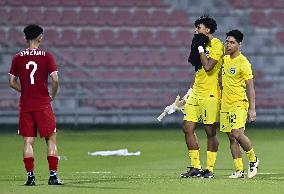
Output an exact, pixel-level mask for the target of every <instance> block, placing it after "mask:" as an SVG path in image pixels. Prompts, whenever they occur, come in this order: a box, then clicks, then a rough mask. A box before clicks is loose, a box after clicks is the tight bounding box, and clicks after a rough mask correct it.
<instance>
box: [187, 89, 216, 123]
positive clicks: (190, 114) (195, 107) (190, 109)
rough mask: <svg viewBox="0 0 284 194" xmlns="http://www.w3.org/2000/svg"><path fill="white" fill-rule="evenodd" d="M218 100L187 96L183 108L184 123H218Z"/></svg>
mask: <svg viewBox="0 0 284 194" xmlns="http://www.w3.org/2000/svg"><path fill="white" fill-rule="evenodd" d="M219 111H220V100H219V99H218V98H216V97H209V98H202V99H201V98H197V97H196V96H195V95H194V94H192V95H190V96H189V99H188V100H187V102H186V104H185V107H184V118H183V120H184V121H191V122H196V123H197V122H200V123H204V124H213V123H216V122H217V121H218V117H219Z"/></svg>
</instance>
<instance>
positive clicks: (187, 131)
mask: <svg viewBox="0 0 284 194" xmlns="http://www.w3.org/2000/svg"><path fill="white" fill-rule="evenodd" d="M182 130H183V132H184V133H185V134H190V133H193V132H194V129H193V128H192V127H191V126H190V125H189V124H188V123H183V125H182Z"/></svg>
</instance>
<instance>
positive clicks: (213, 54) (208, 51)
mask: <svg viewBox="0 0 284 194" xmlns="http://www.w3.org/2000/svg"><path fill="white" fill-rule="evenodd" d="M204 52H205V55H206V56H207V57H208V58H212V59H214V60H216V61H218V63H217V64H216V65H215V67H214V68H213V69H212V70H211V71H210V72H206V71H205V70H204V68H203V66H202V68H201V69H199V70H198V71H197V72H196V74H195V80H194V84H193V88H192V89H193V90H192V92H193V93H194V94H196V95H197V96H198V98H209V97H217V98H219V97H220V87H219V82H218V76H219V72H220V69H221V66H222V63H223V60H222V57H223V54H224V45H223V43H222V42H221V40H219V39H217V38H213V39H212V40H211V41H210V42H209V44H208V45H207V47H206V48H205V51H204Z"/></svg>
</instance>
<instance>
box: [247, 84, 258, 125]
mask: <svg viewBox="0 0 284 194" xmlns="http://www.w3.org/2000/svg"><path fill="white" fill-rule="evenodd" d="M246 89H247V95H248V101H249V109H248V121H255V119H256V111H255V91H254V84H253V79H249V80H246Z"/></svg>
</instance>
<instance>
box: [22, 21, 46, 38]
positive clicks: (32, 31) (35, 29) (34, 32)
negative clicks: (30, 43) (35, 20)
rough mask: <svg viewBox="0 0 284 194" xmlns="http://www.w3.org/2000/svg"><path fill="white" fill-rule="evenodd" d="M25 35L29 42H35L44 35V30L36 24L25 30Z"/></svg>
mask: <svg viewBox="0 0 284 194" xmlns="http://www.w3.org/2000/svg"><path fill="white" fill-rule="evenodd" d="M24 33H25V37H26V39H27V40H33V39H35V38H36V37H38V36H39V35H41V34H42V33H43V28H42V27H40V26H38V25H36V24H30V25H28V26H26V27H25V28H24Z"/></svg>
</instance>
